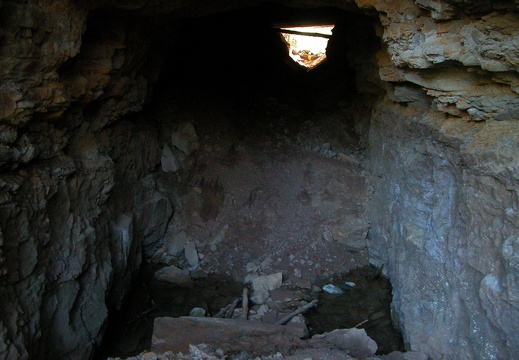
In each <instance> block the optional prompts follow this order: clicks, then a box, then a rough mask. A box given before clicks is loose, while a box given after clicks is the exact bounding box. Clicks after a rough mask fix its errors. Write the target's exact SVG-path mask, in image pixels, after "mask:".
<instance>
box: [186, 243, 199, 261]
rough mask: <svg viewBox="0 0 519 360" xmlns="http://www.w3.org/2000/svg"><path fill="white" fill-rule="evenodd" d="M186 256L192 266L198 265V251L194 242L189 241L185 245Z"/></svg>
mask: <svg viewBox="0 0 519 360" xmlns="http://www.w3.org/2000/svg"><path fill="white" fill-rule="evenodd" d="M184 256H185V258H186V260H187V263H188V264H189V265H190V266H191V267H198V265H199V260H198V251H197V250H196V245H195V243H194V242H188V243H186V245H185V246H184Z"/></svg>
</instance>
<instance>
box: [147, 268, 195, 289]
mask: <svg viewBox="0 0 519 360" xmlns="http://www.w3.org/2000/svg"><path fill="white" fill-rule="evenodd" d="M154 276H155V279H157V280H161V281H167V282H169V283H172V284H174V285H177V286H180V287H188V288H190V287H193V285H194V283H193V280H192V279H191V277H190V276H189V271H187V270H182V269H179V268H178V267H176V266H175V265H170V266H166V267H163V268H162V269H160V270H158V271H157V272H156V273H155V275H154Z"/></svg>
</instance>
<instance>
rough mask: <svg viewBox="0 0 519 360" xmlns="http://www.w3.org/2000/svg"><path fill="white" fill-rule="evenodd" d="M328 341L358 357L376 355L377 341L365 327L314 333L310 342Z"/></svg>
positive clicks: (314, 343) (332, 345) (333, 345)
mask: <svg viewBox="0 0 519 360" xmlns="http://www.w3.org/2000/svg"><path fill="white" fill-rule="evenodd" d="M322 342H325V343H328V344H329V345H331V347H334V348H338V349H341V350H343V351H346V352H347V353H348V355H351V356H354V357H356V358H365V357H369V356H373V355H375V352H376V351H377V349H378V346H377V343H376V342H375V341H374V340H373V339H371V338H370V337H369V336H368V335H367V334H366V330H364V329H356V328H353V329H340V330H334V331H332V332H328V333H324V334H322V335H314V336H313V337H312V339H311V340H310V344H313V345H314V346H315V345H316V343H322Z"/></svg>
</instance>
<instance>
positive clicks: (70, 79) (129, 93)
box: [0, 0, 172, 359]
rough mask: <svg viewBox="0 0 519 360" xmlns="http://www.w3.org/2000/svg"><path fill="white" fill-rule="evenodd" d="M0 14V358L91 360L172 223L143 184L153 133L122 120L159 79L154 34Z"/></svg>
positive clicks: (144, 28)
mask: <svg viewBox="0 0 519 360" xmlns="http://www.w3.org/2000/svg"><path fill="white" fill-rule="evenodd" d="M0 4H1V10H0V11H1V15H0V24H1V25H0V27H1V28H2V30H1V32H0V35H1V37H2V39H1V46H0V68H1V77H2V81H1V83H0V84H1V85H0V93H1V94H0V116H1V118H2V120H1V125H0V126H1V131H0V133H1V142H2V143H1V145H0V163H1V164H0V165H1V167H2V175H1V176H0V178H1V180H0V189H1V190H0V194H1V195H0V198H1V200H0V228H1V237H0V239H1V240H0V246H1V250H0V292H1V293H2V296H1V297H0V358H2V359H24V358H37V357H38V358H53V359H58V358H75V359H80V358H88V357H89V355H90V354H91V352H92V350H93V349H94V347H95V346H97V345H99V343H100V340H101V334H102V332H101V330H102V328H103V326H104V324H105V322H106V317H107V308H108V307H117V306H118V305H119V303H120V301H121V298H122V297H123V296H124V293H125V291H126V289H127V288H128V285H129V281H130V277H131V273H132V272H133V271H135V270H136V269H138V266H139V263H140V253H141V247H142V244H141V239H142V238H146V239H148V241H149V242H153V241H157V240H159V239H160V238H161V237H162V235H163V234H164V231H165V228H166V224H167V221H168V219H169V217H170V216H171V213H172V208H171V204H170V203H169V201H168V200H167V199H166V198H164V197H162V196H161V195H160V194H158V193H157V192H156V191H155V189H154V181H152V180H151V179H150V178H149V177H146V176H145V175H146V174H147V173H149V172H150V170H152V169H154V168H155V167H156V166H158V164H159V163H160V150H161V149H160V145H159V144H161V143H162V141H161V136H160V132H159V129H158V128H157V127H156V125H155V124H153V123H152V122H150V121H148V120H146V119H144V118H142V117H129V116H125V115H126V114H128V113H131V112H135V111H138V110H141V109H142V106H143V104H144V103H145V101H146V98H147V96H148V86H149V84H151V83H153V82H154V81H155V79H156V76H157V74H158V72H159V70H160V67H159V66H158V62H159V61H160V54H159V53H158V52H156V51H155V49H154V48H153V45H154V41H153V38H152V37H151V35H152V34H153V33H155V32H156V28H157V26H159V25H158V23H153V21H154V20H153V19H151V18H150V19H147V20H143V19H133V20H132V19H126V21H122V20H121V19H120V18H117V17H116V16H114V15H113V14H104V13H102V12H99V13H93V15H92V13H91V16H90V17H87V14H88V12H87V11H86V9H81V8H80V7H78V6H77V4H76V3H75V2H73V1H66V0H65V1H52V2H48V1H41V2H31V3H30V4H28V3H27V2H22V1H3V2H2V3H0ZM108 20H109V21H108ZM122 119H124V120H122ZM116 120H118V121H117V122H116Z"/></svg>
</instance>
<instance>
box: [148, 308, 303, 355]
mask: <svg viewBox="0 0 519 360" xmlns="http://www.w3.org/2000/svg"><path fill="white" fill-rule="evenodd" d="M280 335H281V336H283V337H286V338H296V339H299V338H302V337H304V336H305V334H304V333H303V332H302V331H301V329H298V328H296V327H290V326H283V325H271V324H265V323H259V322H256V321H246V320H231V319H218V318H192V317H180V318H167V317H164V318H156V319H155V322H154V324H153V337H152V340H151V350H152V351H154V352H159V353H160V352H166V351H173V352H184V353H185V352H187V351H188V350H189V345H190V344H191V345H193V344H200V343H204V344H209V345H213V346H218V347H221V348H222V349H223V350H224V351H225V350H226V348H228V347H229V346H232V344H233V341H236V340H238V341H250V345H251V346H253V347H254V343H255V341H253V339H258V338H262V339H265V340H266V339H269V338H271V339H274V338H275V337H277V336H280ZM265 340H263V341H261V342H259V341H258V342H256V343H257V345H258V346H259V347H260V348H256V349H255V350H256V351H255V352H259V353H264V350H263V349H261V347H262V346H265V345H263V342H264V341H265ZM287 343H288V341H287Z"/></svg>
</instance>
